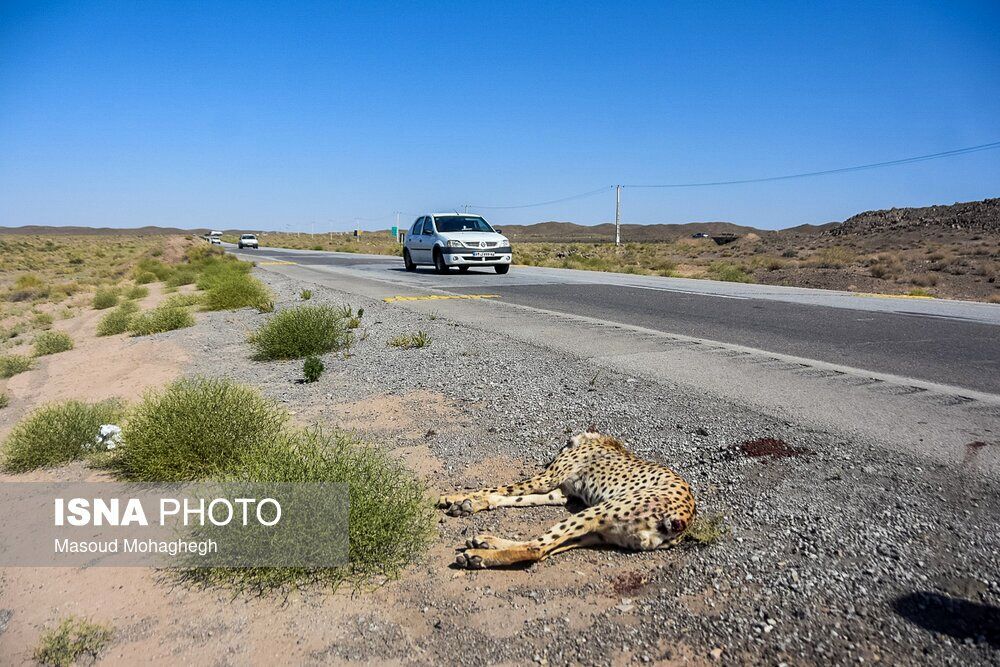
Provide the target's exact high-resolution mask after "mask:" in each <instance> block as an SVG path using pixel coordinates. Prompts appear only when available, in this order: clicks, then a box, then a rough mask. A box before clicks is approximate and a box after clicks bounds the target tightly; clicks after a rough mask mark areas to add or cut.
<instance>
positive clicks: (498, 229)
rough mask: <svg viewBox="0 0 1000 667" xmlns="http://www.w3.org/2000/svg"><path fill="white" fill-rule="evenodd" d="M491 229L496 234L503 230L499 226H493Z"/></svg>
mask: <svg viewBox="0 0 1000 667" xmlns="http://www.w3.org/2000/svg"><path fill="white" fill-rule="evenodd" d="M493 231H495V232H496V233H497V234H503V230H502V229H500V228H499V227H494V228H493Z"/></svg>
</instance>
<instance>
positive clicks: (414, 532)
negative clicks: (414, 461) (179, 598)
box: [186, 429, 437, 593]
mask: <svg viewBox="0 0 1000 667" xmlns="http://www.w3.org/2000/svg"><path fill="white" fill-rule="evenodd" d="M228 478H229V479H231V480H246V481H251V482H285V483H304V482H328V483H340V484H345V485H346V486H347V489H348V494H349V497H350V522H349V525H348V536H349V551H348V560H349V564H348V565H346V566H344V567H339V568H322V569H305V568H243V569H217V568H212V569H195V570H190V571H188V572H187V573H186V574H187V576H188V578H190V579H194V580H196V581H198V582H200V583H203V584H213V585H222V586H228V587H232V588H236V589H239V590H251V591H254V592H257V593H260V592H264V591H267V590H272V589H278V590H282V589H284V590H288V589H291V588H298V587H302V586H304V585H308V584H316V583H319V584H324V585H328V586H332V587H336V586H337V585H339V584H341V583H342V582H344V581H350V582H353V583H354V584H355V585H362V584H364V583H365V582H367V581H370V580H372V579H374V578H376V577H394V576H397V575H398V574H399V573H400V571H402V569H403V568H404V567H406V566H407V565H409V564H410V563H413V562H414V561H415V560H416V559H418V558H419V557H420V555H421V554H422V553H423V551H424V550H425V549H426V548H427V545H428V544H429V543H430V540H431V539H432V537H433V535H434V526H435V524H436V522H437V517H436V516H435V513H434V510H433V507H432V504H431V501H430V499H429V498H428V494H427V490H426V488H425V487H424V485H423V483H422V482H421V481H420V480H419V479H418V478H417V477H415V476H414V474H413V473H412V472H411V471H410V470H408V469H407V468H406V467H405V466H404V465H403V464H402V463H401V462H400V461H399V460H398V459H396V458H395V457H393V456H391V455H389V454H388V453H386V452H385V451H384V450H381V449H377V448H374V447H370V446H366V445H363V444H361V443H359V442H357V441H355V440H353V439H351V438H350V437H349V436H348V435H346V434H344V433H341V432H333V433H324V432H323V431H320V430H318V429H314V430H307V431H302V432H295V433H284V434H282V435H281V436H280V437H279V438H277V439H275V440H266V441H261V443H260V446H257V447H255V448H253V449H252V450H250V451H248V452H247V454H246V456H244V458H243V460H242V461H241V464H240V466H239V467H238V468H237V469H235V470H234V472H233V474H231V475H230V476H229V477H228Z"/></svg>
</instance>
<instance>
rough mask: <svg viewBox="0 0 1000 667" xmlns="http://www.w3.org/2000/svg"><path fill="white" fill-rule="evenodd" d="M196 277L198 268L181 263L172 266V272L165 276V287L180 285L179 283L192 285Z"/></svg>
mask: <svg viewBox="0 0 1000 667" xmlns="http://www.w3.org/2000/svg"><path fill="white" fill-rule="evenodd" d="M197 279H198V269H197V268H196V267H194V266H189V265H181V266H178V267H175V268H174V272H173V273H172V274H170V277H168V278H167V281H166V284H167V287H180V286H181V285H192V284H194V282H195V281H196V280H197Z"/></svg>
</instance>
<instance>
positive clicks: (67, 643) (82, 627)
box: [32, 616, 113, 667]
mask: <svg viewBox="0 0 1000 667" xmlns="http://www.w3.org/2000/svg"><path fill="white" fill-rule="evenodd" d="M112 635H113V631H112V630H111V628H109V627H107V626H104V625H98V624H97V623H91V622H90V621H88V620H86V619H83V618H77V617H75V616H70V617H68V618H65V619H63V621H62V622H61V623H60V624H59V626H58V627H56V628H55V629H53V630H47V631H45V632H43V633H42V635H41V637H39V639H38V646H36V647H35V652H34V655H33V656H32V657H33V658H34V660H35V662H38V663H41V664H43V665H54V666H56V667H68V666H69V665H72V664H74V663H76V662H77V661H78V660H79V659H80V658H83V657H85V656H86V657H88V658H90V659H91V660H93V659H96V658H97V656H98V654H100V652H101V651H102V650H104V647H105V646H107V644H108V642H110V641H111V637H112Z"/></svg>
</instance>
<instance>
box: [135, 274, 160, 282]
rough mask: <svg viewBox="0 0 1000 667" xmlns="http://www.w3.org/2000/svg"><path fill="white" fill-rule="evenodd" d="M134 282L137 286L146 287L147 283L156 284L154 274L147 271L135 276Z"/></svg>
mask: <svg viewBox="0 0 1000 667" xmlns="http://www.w3.org/2000/svg"><path fill="white" fill-rule="evenodd" d="M135 282H136V284H137V285H146V284H149V283H155V282H156V274H155V273H150V272H149V271H142V272H140V273H137V274H135Z"/></svg>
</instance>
